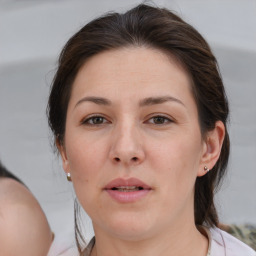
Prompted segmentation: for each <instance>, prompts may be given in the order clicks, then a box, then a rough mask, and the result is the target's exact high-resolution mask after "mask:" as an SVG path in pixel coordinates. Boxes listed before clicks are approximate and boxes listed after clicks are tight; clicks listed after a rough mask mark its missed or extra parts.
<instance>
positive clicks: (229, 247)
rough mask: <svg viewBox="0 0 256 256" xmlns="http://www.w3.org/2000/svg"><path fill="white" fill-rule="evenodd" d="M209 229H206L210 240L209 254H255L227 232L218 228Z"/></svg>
mask: <svg viewBox="0 0 256 256" xmlns="http://www.w3.org/2000/svg"><path fill="white" fill-rule="evenodd" d="M209 231H210V232H207V231H206V232H207V234H208V236H209V241H210V242H209V252H208V255H209V256H256V252H255V251H254V250H253V249H252V248H250V247H249V246H247V245H246V244H244V243H243V242H241V241H240V240H238V239H236V238H235V237H233V236H231V235H230V234H228V233H227V232H225V231H222V230H220V229H219V228H211V229H210V230H209ZM209 253H210V254H209ZM208 255H207V256H208Z"/></svg>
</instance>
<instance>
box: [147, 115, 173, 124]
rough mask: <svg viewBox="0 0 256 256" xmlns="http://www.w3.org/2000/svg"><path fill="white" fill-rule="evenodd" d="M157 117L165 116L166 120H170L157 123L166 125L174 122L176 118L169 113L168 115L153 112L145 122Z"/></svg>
mask: <svg viewBox="0 0 256 256" xmlns="http://www.w3.org/2000/svg"><path fill="white" fill-rule="evenodd" d="M156 117H161V118H164V119H165V120H168V122H164V123H162V124H155V125H166V124H170V123H174V122H175V119H174V118H172V117H170V116H169V115H168V116H167V115H165V114H160V113H154V114H151V115H150V116H149V117H147V119H146V121H145V122H148V121H149V120H151V119H153V118H156ZM151 124H154V123H153V122H152V123H151Z"/></svg>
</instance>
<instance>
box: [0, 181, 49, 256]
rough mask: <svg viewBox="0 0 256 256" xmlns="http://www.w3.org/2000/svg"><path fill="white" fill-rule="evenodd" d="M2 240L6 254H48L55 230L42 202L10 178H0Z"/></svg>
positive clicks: (0, 239) (0, 226)
mask: <svg viewBox="0 0 256 256" xmlns="http://www.w3.org/2000/svg"><path fill="white" fill-rule="evenodd" d="M0 242H1V252H2V253H3V252H5V254H4V255H27V256H30V255H31V256H32V255H38V256H40V255H42V256H45V255H46V254H47V251H48V249H49V247H50V244H51V230H50V227H49V224H48V222H47V219H46V217H45V215H44V213H43V211H42V209H41V207H40V205H39V203H38V202H37V200H36V199H35V197H34V196H33V195H32V193H31V192H30V191H29V190H28V189H27V188H26V187H25V186H23V185H22V184H20V183H19V182H17V181H15V180H13V179H10V178H1V179H0Z"/></svg>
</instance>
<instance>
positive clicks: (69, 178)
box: [67, 172, 72, 181]
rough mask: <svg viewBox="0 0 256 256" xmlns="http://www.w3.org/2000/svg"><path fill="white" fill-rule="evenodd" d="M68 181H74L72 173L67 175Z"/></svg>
mask: <svg viewBox="0 0 256 256" xmlns="http://www.w3.org/2000/svg"><path fill="white" fill-rule="evenodd" d="M67 180H68V181H72V179H71V174H70V172H68V173H67Z"/></svg>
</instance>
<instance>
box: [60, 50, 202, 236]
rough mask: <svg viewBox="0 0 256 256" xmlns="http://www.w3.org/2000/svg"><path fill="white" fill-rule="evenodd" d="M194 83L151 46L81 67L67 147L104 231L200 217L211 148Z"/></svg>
mask: <svg viewBox="0 0 256 256" xmlns="http://www.w3.org/2000/svg"><path fill="white" fill-rule="evenodd" d="M190 83H191V82H190V79H189V76H188V75H187V74H186V72H185V71H184V70H183V68H182V67H181V66H179V65H178V64H177V62H175V61H174V60H173V59H171V58H170V57H167V56H166V55H165V54H164V53H162V52H160V51H158V50H154V49H148V48H143V47H141V48H139V47H138V48H126V49H119V50H113V51H107V52H104V53H101V54H98V55H96V56H94V57H92V58H91V59H90V60H88V61H87V62H86V63H85V64H84V65H83V66H82V68H81V69H80V71H79V72H78V74H77V76H76V79H75V81H74V84H73V89H72V94H71V98H70V102H69V105H68V111H67V120H66V132H65V137H64V146H62V147H60V150H61V155H62V159H63V166H64V169H65V171H66V172H70V173H71V177H72V181H73V184H74V188H75V192H76V195H77V197H78V199H79V201H80V203H81V205H82V207H83V208H84V210H85V211H86V212H87V213H88V215H89V216H90V217H91V219H92V222H93V225H94V229H95V232H96V233H100V232H103V233H106V234H112V235H113V236H117V237H123V238H125V239H131V240H132V239H137V238H145V237H149V236H151V235H153V234H156V233H157V232H162V231H163V230H167V229H173V228H175V227H180V226H181V225H184V224H186V223H187V222H194V212H193V204H194V184H195V180H196V178H197V176H201V175H203V174H204V172H205V171H204V170H203V169H204V165H205V163H204V155H205V154H206V151H207V145H206V143H205V142H204V141H203V140H202V137H201V133H200V127H199V122H198V112H197V107H196V103H195V100H194V98H193V96H192V93H191V87H190Z"/></svg>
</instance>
